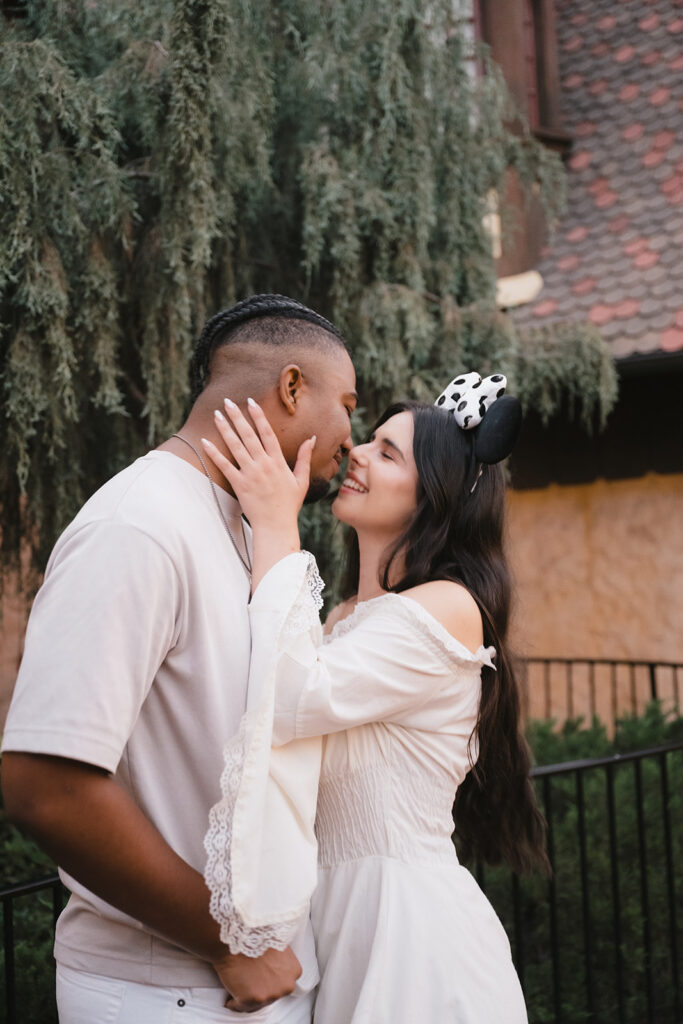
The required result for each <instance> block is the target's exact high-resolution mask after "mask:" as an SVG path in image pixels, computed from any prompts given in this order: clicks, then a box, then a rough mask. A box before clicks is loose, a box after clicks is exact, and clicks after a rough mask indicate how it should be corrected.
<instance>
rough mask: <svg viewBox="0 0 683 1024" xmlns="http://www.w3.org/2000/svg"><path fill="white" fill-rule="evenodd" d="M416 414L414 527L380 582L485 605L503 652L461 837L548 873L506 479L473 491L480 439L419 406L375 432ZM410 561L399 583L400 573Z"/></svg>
mask: <svg viewBox="0 0 683 1024" xmlns="http://www.w3.org/2000/svg"><path fill="white" fill-rule="evenodd" d="M406 411H407V412H410V413H411V415H412V417H413V425H414V438H413V455H414V458H415V464H416V466H417V472H418V478H419V479H418V488H417V507H416V509H415V513H414V515H413V518H412V521H411V522H410V524H409V526H408V527H407V529H406V530H405V532H404V533H403V535H402V536H401V537H399V539H398V540H397V541H396V542H395V544H394V545H393V547H392V549H391V550H390V551H389V552H388V555H387V559H386V561H385V563H384V566H383V568H382V575H381V578H380V583H381V585H382V587H383V589H384V590H390V591H394V592H395V593H400V592H401V591H403V590H408V589H409V588H410V587H415V586H418V585H419V584H420V583H427V582H428V581H429V580H453V581H454V582H456V583H460V584H462V586H464V587H466V588H467V590H468V591H469V592H470V594H471V595H472V597H473V598H474V600H475V601H476V602H477V605H478V606H479V609H480V611H481V614H482V619H483V624H484V643H485V644H486V645H489V644H491V645H493V646H494V647H495V648H496V652H497V654H496V659H495V660H496V670H493V669H491V668H488V667H487V666H484V667H483V669H482V681H481V682H482V694H481V702H480V706H479V714H478V718H477V723H476V726H475V729H474V733H473V736H474V734H476V738H477V741H478V748H479V755H478V758H477V761H476V763H475V765H474V766H473V768H472V770H471V771H470V772H468V774H467V776H466V778H465V779H464V781H463V782H462V784H461V785H460V786H459V788H458V791H457V794H456V799H455V815H454V817H455V834H456V836H457V838H458V841H459V846H460V849H461V853H462V855H463V856H464V858H465V859H469V858H470V857H472V856H477V857H481V858H482V859H484V860H486V861H488V862H489V863H491V864H499V863H501V861H507V863H508V864H509V865H510V866H511V867H512V868H513V870H514V871H518V872H523V871H529V870H532V869H534V868H541V869H542V870H545V871H547V870H549V865H548V860H547V857H546V854H545V823H544V821H543V818H542V816H541V814H540V812H539V810H538V808H537V806H536V799H535V795H534V790H533V787H532V785H531V781H530V779H529V768H530V765H531V758H530V752H529V747H528V745H527V743H526V740H525V738H524V736H523V733H522V730H521V707H520V691H519V685H518V681H517V678H516V674H515V668H514V664H513V659H512V657H511V655H510V652H509V651H508V649H507V642H506V638H507V630H508V620H509V614H510V601H511V589H512V588H511V582H510V574H509V570H508V566H507V562H506V559H505V554H504V551H503V526H504V515H505V478H504V475H503V470H502V468H501V467H500V466H486V467H484V470H483V473H482V475H481V477H480V478H479V480H478V482H477V486H476V487H475V488H474V491H471V488H472V485H473V483H474V481H475V479H476V470H477V467H476V466H475V464H474V453H473V440H472V436H471V433H470V432H468V431H465V430H461V429H460V427H459V426H458V425H457V424H456V422H455V420H454V419H453V417H452V415H451V414H449V413H447V412H443V411H442V410H441V409H438V408H436V407H435V406H432V405H424V404H423V403H420V402H410V401H405V402H397V403H395V404H394V405H391V406H389V408H388V409H387V410H386V411H385V412H384V413H383V415H382V416H381V417H380V419H379V420H378V421H377V423H376V424H375V426H374V427H373V429H372V431H371V434H372V433H374V432H375V431H376V430H377V429H378V428H379V427H380V426H381V425H382V424H383V423H385V422H386V421H387V420H388V419H390V418H391V417H392V416H396V415H397V414H398V413H401V412H406ZM348 554H349V558H348V564H347V572H346V578H345V588H344V589H345V591H346V593H345V596H350V595H351V594H354V593H356V592H357V590H358V575H359V551H358V539H357V537H356V535H355V533H352V534H351V535H350V541H349V552H348ZM401 562H402V563H403V573H402V576H401V578H400V580H399V581H398V582H397V581H396V579H395V574H396V566H397V565H398V564H401Z"/></svg>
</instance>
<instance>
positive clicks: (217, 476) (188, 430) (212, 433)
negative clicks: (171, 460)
mask: <svg viewBox="0 0 683 1024" xmlns="http://www.w3.org/2000/svg"><path fill="white" fill-rule="evenodd" d="M178 433H179V434H180V437H183V438H185V441H187V442H189V444H190V445H192V448H194V449H196V452H200V453H201V457H202V459H203V460H204V465H205V466H206V469H207V471H208V473H209V476H210V477H211V479H212V480H213V482H214V483H215V484H217V485H218V487H220V488H221V490H223V491H225V492H226V493H227V494H230V495H232V496H233V497H234V491H233V490H232V488H231V487H230V485H229V484H228V482H227V480H226V479H225V477H224V476H223V474H222V473H221V471H220V470H219V469H217V467H216V466H214V464H213V462H212V461H211V459H210V458H209V456H208V455H207V454H206V452H205V451H204V447H203V445H202V441H201V439H202V438H203V437H205V438H207V440H209V441H213V443H214V444H215V445H216V447H217V448H218V450H219V451H220V452H221V453H222V454H223V455H225V456H226V457H227V458H228V459H230V461H231V462H232V461H233V459H232V457H231V455H230V454H229V452H228V451H227V449H226V447H225V444H224V443H223V439H222V438H221V436H220V434H219V433H218V431H217V429H216V427H215V424H214V419H213V413H211V415H210V416H209V415H208V414H206V413H203V412H201V411H200V410H198V409H196V408H194V409H193V410H192V412H191V413H190V415H189V416H188V418H187V419H186V420H185V422H184V423H183V425H182V427H181V428H180V429H179V430H178ZM192 448H190V447H189V445H188V444H185V443H184V442H183V441H181V440H180V439H179V438H177V437H169V438H168V440H167V441H164V442H162V444H160V445H159V446H158V448H157V451H161V452H170V453H171V454H172V455H175V456H177V457H178V458H179V459H182V460H183V462H187V463H189V464H190V465H191V466H194V468H195V469H196V470H198V472H200V473H204V469H203V468H202V464H201V462H200V460H199V458H198V456H197V454H196V452H195V451H193V450H192Z"/></svg>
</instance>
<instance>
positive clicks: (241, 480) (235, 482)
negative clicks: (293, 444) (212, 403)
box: [202, 398, 315, 529]
mask: <svg viewBox="0 0 683 1024" xmlns="http://www.w3.org/2000/svg"><path fill="white" fill-rule="evenodd" d="M248 404H249V416H250V418H251V420H252V423H253V424H254V426H252V423H250V422H249V420H248V419H247V417H246V416H244V414H243V413H242V412H241V410H240V409H239V407H238V406H237V405H235V403H234V402H231V401H230V399H227V398H226V400H225V415H223V413H221V412H219V411H218V410H216V412H215V423H216V429H217V430H218V433H219V434H220V436H221V438H222V440H223V442H224V444H225V446H226V448H227V449H228V451H229V452H230V454H231V456H232V459H233V460H234V461H230V459H227V458H226V457H225V456H224V455H223V454H222V453H221V452H220V451H219V450H218V448H217V447H216V446H215V445H214V444H212V442H211V441H208V440H207V439H206V438H202V444H203V446H204V449H205V451H206V453H207V455H208V456H209V458H210V459H211V461H212V462H213V463H214V464H215V465H216V467H217V468H218V469H219V470H220V471H221V473H223V475H224V476H225V478H226V480H227V481H228V483H229V484H230V486H231V487H232V489H233V491H234V493H235V496H236V497H237V500H238V501H239V503H240V505H241V507H242V511H243V512H244V514H245V516H246V517H247V519H248V520H249V522H250V523H251V526H252V527H253V528H257V527H261V528H264V527H270V528H274V529H278V528H279V527H281V526H283V525H285V524H289V523H290V521H291V520H292V519H294V520H296V517H297V515H298V513H299V510H300V508H301V506H302V504H303V501H304V498H305V497H306V492H307V491H308V486H309V480H310V467H311V455H312V453H313V448H314V446H315V437H312V438H309V439H308V440H306V441H304V443H303V444H302V445H301V447H300V448H299V452H298V455H297V460H296V465H295V466H294V470H291V469H290V468H289V466H288V465H287V463H286V461H285V458H284V455H283V454H282V449H281V448H280V442H279V441H278V439H277V437H276V435H275V432H274V431H273V429H272V427H271V425H270V423H269V422H268V420H267V418H266V415H265V413H264V412H263V410H262V409H261V407H260V406H259V405H258V404H257V403H256V402H254V401H253V399H251V398H250V399H249V402H248ZM226 417H228V419H226ZM254 427H255V428H256V429H254Z"/></svg>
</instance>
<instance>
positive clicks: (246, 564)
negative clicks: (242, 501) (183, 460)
mask: <svg viewBox="0 0 683 1024" xmlns="http://www.w3.org/2000/svg"><path fill="white" fill-rule="evenodd" d="M171 437H177V438H178V440H179V441H182V442H183V444H186V445H187V447H188V448H191V449H192V451H193V452H194V453H195V455H196V456H197V458H198V459H199V463H200V465H201V467H202V469H203V470H204V473H205V474H206V476H207V478H208V481H209V483H210V484H211V490H212V492H213V497H214V501H215V502H216V508H217V509H218V514H219V516H220V517H221V519H222V520H223V526H224V527H225V532H226V533H227V535H228V537H229V538H230V543H231V544H232V546H233V548H234V549H235V554H236V555H237V557H238V558H239V560H240V562H241V563H242V565H243V567H244V571H245V572H246V574H247V578H248V579H251V559H250V558H249V548H248V546H247V535H246V533H245V532H244V519H243V518H242V516H240V523H241V524H242V539H243V541H244V552H245V554H246V556H247V557H246V560H245V559H244V558H243V557H242V552H241V551H240V549H239V548H238V547H237V543H236V541H235V538H234V537H233V535H232V530H231V529H230V526H229V525H228V520H227V519H226V518H225V512H224V511H223V507H222V505H221V503H220V500H219V497H218V495H217V493H216V483H215V481H214V480H213V479H212V477H211V474H210V473H209V471H208V469H207V468H206V463H205V462H204V459H203V458H202V455H201V452H199V451H198V450H197V449H196V448H195V446H194V445H193V444H192V442H191V441H188V440H187V438H186V437H183V436H182V434H171Z"/></svg>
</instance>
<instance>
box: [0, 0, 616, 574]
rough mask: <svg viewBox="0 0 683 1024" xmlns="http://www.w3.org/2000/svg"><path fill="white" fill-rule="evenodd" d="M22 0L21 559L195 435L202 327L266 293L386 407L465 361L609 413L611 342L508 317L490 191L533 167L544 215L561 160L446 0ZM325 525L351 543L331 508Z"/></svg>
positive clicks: (12, 154) (431, 390)
mask: <svg viewBox="0 0 683 1024" xmlns="http://www.w3.org/2000/svg"><path fill="white" fill-rule="evenodd" d="M27 12H28V13H27V17H25V18H21V19H13V20H12V21H11V22H8V23H7V24H6V25H5V26H3V27H4V28H5V31H4V33H3V39H2V43H1V44H0V91H1V93H2V95H3V103H2V105H1V106H0V194H1V196H2V204H1V205H0V374H1V387H2V394H3V416H2V423H3V437H2V440H3V444H2V461H1V462H0V485H1V486H2V511H3V530H2V549H1V550H2V567H7V566H8V565H11V564H17V561H18V555H19V551H20V547H21V544H22V539H23V543H24V544H25V545H26V544H27V545H29V546H30V548H31V549H32V551H33V553H34V555H35V560H36V564H38V565H40V564H41V563H42V560H43V559H44V557H45V552H46V551H47V550H48V549H49V547H50V546H51V544H52V543H53V541H54V539H55V536H56V534H57V532H58V531H59V530H60V529H61V528H62V527H63V525H64V524H65V522H66V521H67V520H68V518H69V517H70V516H71V515H72V514H73V513H74V511H75V510H76V508H77V507H78V505H79V504H80V503H81V502H82V501H83V500H84V498H85V497H87V495H88V494H89V493H91V492H92V490H94V489H95V488H96V487H97V486H98V485H99V484H100V483H101V482H102V481H103V480H104V479H106V477H107V476H109V475H111V473H113V472H115V471H116V470H117V469H119V468H121V467H122V466H123V465H125V464H126V463H127V462H128V461H130V459H132V458H134V457H135V456H136V455H138V454H140V453H141V452H142V451H143V450H144V449H145V447H146V446H148V445H150V444H155V443H157V442H158V441H159V440H161V439H162V438H163V437H165V436H166V435H167V434H168V433H169V432H171V431H172V430H174V429H175V428H177V426H178V425H179V423H180V421H181V418H182V415H183V412H184V407H185V403H186V401H187V395H188V389H187V385H188V380H187V365H188V354H189V351H190V348H191V345H192V341H193V338H194V337H195V336H196V335H197V333H198V331H199V329H200V328H201V324H202V322H203V320H204V319H205V318H206V317H207V316H208V315H210V314H211V313H213V312H214V311H215V310H217V309H218V308H221V307H223V306H226V305H228V304H230V303H231V302H233V301H235V300H236V299H237V298H239V297H241V296H243V295H245V294H247V293H249V292H251V291H284V292H286V293H290V294H293V295H295V296H297V297H300V298H302V299H305V300H306V301H307V302H308V303H309V304H311V305H313V306H315V307H316V308H318V309H320V311H321V312H322V313H324V314H325V315H328V316H330V317H331V318H332V319H334V320H335V321H337V322H338V323H339V324H340V325H341V326H342V327H343V329H344V330H345V332H346V333H347V335H348V337H349V340H350V341H351V343H352V345H353V349H354V358H355V362H356V366H357V369H358V376H359V385H360V392H361V399H362V401H361V405H362V407H363V408H364V410H365V412H364V416H365V419H366V420H367V419H368V418H369V417H370V416H372V415H374V414H375V412H377V411H378V409H379V408H380V407H381V406H382V405H383V404H384V403H385V402H386V401H388V400H389V399H390V398H392V397H393V396H395V395H398V394H412V395H416V396H419V397H425V398H426V397H430V396H432V395H433V394H436V393H438V391H440V390H441V387H442V386H443V381H444V380H445V379H447V378H448V377H449V376H450V375H451V374H452V373H454V372H455V371H456V370H457V369H459V368H461V367H469V366H477V368H481V369H484V370H485V369H487V368H488V367H492V366H495V367H496V368H500V369H502V370H504V371H505V372H506V373H508V375H509V376H510V377H511V378H512V381H513V382H514V386H515V387H516V389H517V391H518V393H520V394H521V395H522V397H523V398H526V399H527V400H531V399H533V401H534V403H535V404H537V405H539V406H540V408H541V409H542V411H543V413H544V415H547V416H549V415H551V414H552V413H553V412H554V411H556V410H558V409H559V408H560V407H561V406H562V403H565V404H566V403H567V401H568V400H569V403H570V405H571V402H572V400H574V405H575V409H576V415H577V416H580V417H582V418H583V420H584V421H585V422H588V421H592V420H593V419H594V417H596V416H597V417H598V418H604V416H605V414H606V412H607V411H608V410H609V408H610V406H611V404H612V402H613V400H614V392H615V377H614V370H613V367H612V364H611V361H610V359H609V357H608V355H607V352H606V349H605V347H604V346H603V344H602V342H601V341H600V338H599V336H598V335H597V334H596V333H595V332H594V331H593V330H592V329H590V328H588V327H586V326H582V325H578V326H577V325H562V326H561V327H559V328H557V329H554V330H553V329H550V330H546V331H544V332H540V331H533V332H527V334H526V335H522V334H520V332H519V331H518V330H517V329H516V328H515V326H514V324H513V323H512V321H511V320H510V318H509V317H507V316H506V315H505V314H504V313H501V312H499V311H498V310H496V309H495V304H494V292H495V267H494V263H493V259H492V255H491V244H490V239H489V237H488V235H487V233H486V229H485V227H484V220H483V217H484V213H485V212H486V209H487V202H488V196H489V194H490V191H491V190H492V189H500V188H501V184H502V181H503V175H504V174H505V172H506V169H507V168H510V167H514V168H515V170H516V173H517V174H518V176H519V178H520V180H521V181H523V182H524V183H526V184H531V183H536V184H537V185H538V186H540V191H541V195H542V198H543V197H545V201H546V207H547V209H548V214H549V217H550V218H551V219H552V217H553V216H554V215H555V214H556V213H557V207H558V202H559V201H560V198H561V193H562V188H561V185H562V173H561V170H560V168H559V166H558V163H557V161H556V159H555V158H554V157H553V156H552V154H549V153H548V152H547V151H546V150H544V149H543V148H542V147H541V146H539V145H538V144H537V143H536V142H535V141H534V140H533V139H532V138H531V136H530V135H528V134H524V132H523V131H521V132H520V130H519V129H518V127H517V128H516V129H515V131H514V132H513V131H511V130H510V127H509V126H510V125H511V124H512V122H513V121H515V114H514V112H513V111H512V109H511V106H510V101H509V99H508V97H507V93H506V91H505V89H504V86H503V83H502V81H501V79H500V76H499V74H498V73H497V72H496V69H495V68H494V67H492V66H489V65H486V55H485V54H481V55H478V56H477V58H476V60H475V55H474V54H473V52H472V47H471V43H470V42H469V41H468V40H467V39H466V36H465V34H464V33H463V31H462V26H463V22H462V19H461V18H460V12H459V10H458V5H457V3H455V4H454V3H453V0H436V2H435V3H432V4H429V5H424V4H423V3H420V2H418V0H401V2H400V3H396V2H395V0H376V2H375V3H373V4H368V3H366V2H365V0H335V2H334V3H333V4H320V3H317V2H313V0H280V2H278V3H272V4H268V3H260V4H256V3H252V2H250V0H175V2H172V0H147V2H146V3H144V4H140V3H138V2H137V0H120V2H119V3H117V4H113V5H112V4H105V3H101V4H100V3H98V4H88V5H86V4H84V3H83V4H81V3H76V4H71V5H64V4H63V3H62V2H60V0H44V2H42V3H40V4H35V5H34V4H32V3H27ZM477 62H479V63H482V62H483V64H484V65H486V74H484V75H477V74H476V73H475V70H476V66H477ZM518 123H519V122H518V121H517V125H518ZM501 194H502V193H501ZM309 532H310V536H309V543H313V544H315V546H316V549H317V550H320V549H321V546H323V547H327V548H328V551H329V552H330V557H331V552H332V551H333V549H334V545H335V544H336V541H334V540H333V541H332V542H330V541H329V539H328V531H327V527H326V526H325V527H323V525H322V519H321V517H320V513H319V512H314V513H312V514H311V515H310V516H309ZM330 544H332V548H330ZM324 561H325V560H324V559H323V562H324Z"/></svg>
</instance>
